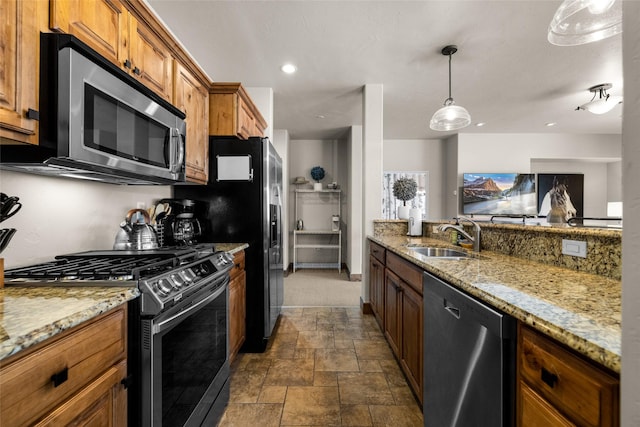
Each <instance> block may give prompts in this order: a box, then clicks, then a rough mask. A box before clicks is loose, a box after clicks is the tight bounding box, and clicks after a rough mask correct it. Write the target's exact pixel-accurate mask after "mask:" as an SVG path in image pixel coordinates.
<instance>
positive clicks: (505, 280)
mask: <svg viewBox="0 0 640 427" xmlns="http://www.w3.org/2000/svg"><path fill="white" fill-rule="evenodd" d="M368 238H369V239H370V240H372V241H374V242H376V243H378V244H380V245H382V246H384V247H385V248H386V249H388V250H390V251H391V252H394V253H396V254H398V255H400V256H401V257H403V258H404V259H406V260H408V261H410V262H412V263H414V264H416V265H418V266H419V267H421V268H422V269H424V270H426V271H428V272H430V273H433V274H434V275H436V276H438V277H439V278H441V279H443V280H444V281H446V282H449V283H450V284H452V285H454V286H456V287H458V288H459V289H462V290H464V291H466V292H467V293H469V294H471V295H473V296H475V297H477V298H479V299H481V300H483V301H485V302H487V303H489V304H490V305H492V306H493V307H495V308H498V309H499V310H502V311H503V312H505V313H507V314H510V315H511V316H513V317H515V318H517V319H518V320H520V321H522V322H524V323H525V324H527V325H529V326H531V327H533V328H534V329H537V330H538V331H540V332H542V333H544V334H546V335H548V336H550V337H552V338H554V339H556V340H558V341H560V342H562V343H564V344H566V345H567V346H569V347H570V348H572V349H574V350H576V351H577V352H578V353H580V354H583V355H585V356H586V357H588V358H590V359H592V360H593V361H595V362H597V363H599V364H601V365H603V366H605V367H607V368H609V369H611V370H612V371H614V372H617V373H620V363H621V362H620V358H621V341H622V327H621V318H622V316H621V282H620V281H619V280H614V279H610V278H607V277H604V276H599V275H595V274H588V273H581V272H576V271H573V270H570V269H567V268H562V267H554V266H548V265H545V264H542V263H538V262H533V261H528V260H524V259H521V258H516V257H511V256H506V255H502V254H498V253H495V252H490V251H482V252H480V253H479V254H475V253H471V257H470V258H468V259H462V260H447V259H435V258H428V257H425V256H422V255H419V254H416V253H415V252H412V251H411V250H410V249H408V247H407V246H408V245H415V246H439V247H452V246H451V245H447V244H446V242H443V241H442V240H436V239H430V238H421V237H417V238H416V237H413V238H412V237H407V236H380V237H373V236H368ZM456 249H462V248H457V247H456ZM462 250H463V249H462Z"/></svg>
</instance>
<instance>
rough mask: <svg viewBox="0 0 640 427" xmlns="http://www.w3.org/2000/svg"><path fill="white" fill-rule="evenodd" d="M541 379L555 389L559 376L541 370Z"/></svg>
mask: <svg viewBox="0 0 640 427" xmlns="http://www.w3.org/2000/svg"><path fill="white" fill-rule="evenodd" d="M540 379H541V380H542V381H544V383H545V384H547V385H548V386H549V387H551V388H553V387H555V385H556V384H557V383H558V376H557V375H556V374H552V373H551V372H549V371H547V370H546V369H544V368H540Z"/></svg>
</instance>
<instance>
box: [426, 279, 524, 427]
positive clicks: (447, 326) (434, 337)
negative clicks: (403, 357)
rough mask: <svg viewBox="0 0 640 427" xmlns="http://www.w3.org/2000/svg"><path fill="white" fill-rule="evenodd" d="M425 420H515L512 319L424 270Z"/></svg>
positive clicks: (461, 423)
mask: <svg viewBox="0 0 640 427" xmlns="http://www.w3.org/2000/svg"><path fill="white" fill-rule="evenodd" d="M423 298H424V316H423V319H424V369H423V372H424V396H423V397H424V399H423V405H424V406H423V411H424V425H425V427H427V426H428V427H436V426H437V427H454V426H456V427H472V426H478V427H480V426H481V427H498V426H512V425H515V422H514V421H515V416H514V413H515V408H514V406H515V361H516V354H515V350H516V322H515V319H514V318H512V317H510V316H508V315H506V314H504V313H501V312H499V311H498V310H496V309H494V308H492V307H490V306H488V305H486V304H484V303H482V302H480V301H479V300H477V299H475V298H472V297H471V296H469V295H467V294H465V293H464V292H461V291H459V290H458V289H456V288H454V287H453V286H451V285H449V284H447V283H446V282H444V281H442V280H440V279H439V278H437V277H435V276H433V275H431V274H429V273H424V277H423Z"/></svg>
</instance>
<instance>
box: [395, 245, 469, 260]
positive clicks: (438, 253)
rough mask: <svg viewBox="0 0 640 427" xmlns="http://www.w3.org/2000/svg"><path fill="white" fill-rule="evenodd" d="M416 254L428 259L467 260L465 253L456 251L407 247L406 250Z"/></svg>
mask: <svg viewBox="0 0 640 427" xmlns="http://www.w3.org/2000/svg"><path fill="white" fill-rule="evenodd" d="M407 249H409V250H411V251H413V252H415V253H417V254H420V255H424V256H426V257H429V258H448V259H460V258H468V257H469V255H467V254H466V253H465V252H462V251H458V250H455V249H447V248H434V247H418V246H415V247H409V248H407Z"/></svg>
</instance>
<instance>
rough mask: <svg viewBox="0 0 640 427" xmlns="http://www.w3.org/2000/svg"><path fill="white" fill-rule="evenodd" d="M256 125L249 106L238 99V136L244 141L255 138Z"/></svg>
mask: <svg viewBox="0 0 640 427" xmlns="http://www.w3.org/2000/svg"><path fill="white" fill-rule="evenodd" d="M254 131H255V124H254V121H253V112H252V111H251V108H250V107H249V105H248V104H247V103H246V102H245V101H244V100H243V99H242V98H241V97H239V98H238V135H239V136H240V138H242V139H247V138H249V137H250V136H254V135H253V133H254Z"/></svg>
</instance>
